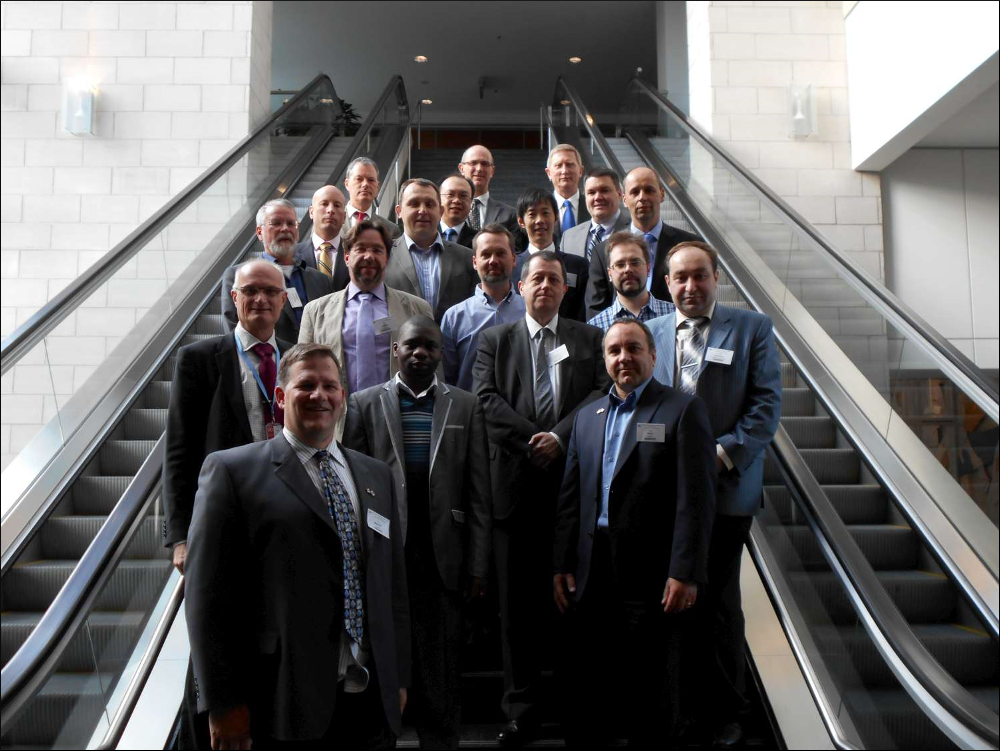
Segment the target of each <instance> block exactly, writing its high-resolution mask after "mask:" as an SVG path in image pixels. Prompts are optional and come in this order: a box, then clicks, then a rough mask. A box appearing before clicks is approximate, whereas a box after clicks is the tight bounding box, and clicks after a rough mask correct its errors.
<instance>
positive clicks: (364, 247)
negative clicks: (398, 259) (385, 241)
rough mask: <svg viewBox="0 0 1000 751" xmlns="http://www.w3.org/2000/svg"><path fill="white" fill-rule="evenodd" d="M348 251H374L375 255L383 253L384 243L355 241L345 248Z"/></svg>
mask: <svg viewBox="0 0 1000 751" xmlns="http://www.w3.org/2000/svg"><path fill="white" fill-rule="evenodd" d="M347 252H348V253H375V254H376V255H378V254H382V255H385V246H384V245H362V244H361V243H355V244H354V245H352V246H351V247H349V248H348V249H347Z"/></svg>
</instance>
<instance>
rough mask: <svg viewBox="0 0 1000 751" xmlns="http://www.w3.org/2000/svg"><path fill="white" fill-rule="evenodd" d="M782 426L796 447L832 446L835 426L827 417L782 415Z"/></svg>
mask: <svg viewBox="0 0 1000 751" xmlns="http://www.w3.org/2000/svg"><path fill="white" fill-rule="evenodd" d="M781 425H782V427H783V428H784V429H785V430H786V431H787V432H788V437H789V438H791V439H792V443H794V444H795V446H796V448H798V449H818V448H833V447H834V445H835V444H836V441H837V426H836V425H835V424H834V422H833V420H832V419H830V418H829V417H821V416H820V417H818V416H812V417H793V416H788V417H782V418H781Z"/></svg>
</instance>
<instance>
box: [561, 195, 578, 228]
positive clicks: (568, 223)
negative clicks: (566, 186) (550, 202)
mask: <svg viewBox="0 0 1000 751" xmlns="http://www.w3.org/2000/svg"><path fill="white" fill-rule="evenodd" d="M563 207H564V208H565V209H566V210H565V211H564V212H563V217H562V231H563V232H565V231H566V230H568V229H573V227H575V226H576V217H575V216H573V204H571V203H570V202H569V199H568V198H567V199H566V200H565V201H563Z"/></svg>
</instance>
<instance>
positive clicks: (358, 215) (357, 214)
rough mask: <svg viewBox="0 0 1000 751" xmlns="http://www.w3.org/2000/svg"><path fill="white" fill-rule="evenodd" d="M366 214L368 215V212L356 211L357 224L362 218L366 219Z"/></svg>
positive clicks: (355, 219)
mask: <svg viewBox="0 0 1000 751" xmlns="http://www.w3.org/2000/svg"><path fill="white" fill-rule="evenodd" d="M365 216H366V214H362V213H361V212H360V211H355V212H354V223H355V224H357V223H358V222H360V221H361V220H362V219H364V218H365Z"/></svg>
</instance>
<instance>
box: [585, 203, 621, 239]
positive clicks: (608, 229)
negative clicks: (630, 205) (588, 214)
mask: <svg viewBox="0 0 1000 751" xmlns="http://www.w3.org/2000/svg"><path fill="white" fill-rule="evenodd" d="M621 215H622V210H621V209H618V211H616V212H615V215H614V216H613V217H611V219H610V220H608V222H607V223H606V224H598V223H597V221H596V220H595V219H594V218H593V217H592V218H591V220H590V229H591V231H593V230H595V229H597V228H598V227H604V236H605V237H607V236H608V235H610V234H611V233H612V232H614V230H615V225H616V224H618V218H619V217H620V216H621Z"/></svg>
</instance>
